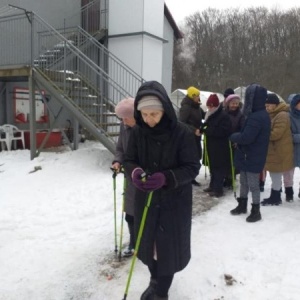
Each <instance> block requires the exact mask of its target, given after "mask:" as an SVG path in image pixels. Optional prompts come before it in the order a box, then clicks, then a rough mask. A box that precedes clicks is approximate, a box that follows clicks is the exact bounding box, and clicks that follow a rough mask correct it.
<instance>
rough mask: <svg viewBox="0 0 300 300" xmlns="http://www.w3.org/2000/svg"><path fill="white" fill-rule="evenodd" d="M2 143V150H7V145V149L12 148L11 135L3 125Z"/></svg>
mask: <svg viewBox="0 0 300 300" xmlns="http://www.w3.org/2000/svg"><path fill="white" fill-rule="evenodd" d="M0 144H1V149H2V150H5V147H6V149H7V150H8V149H10V140H9V135H8V133H7V132H6V131H4V128H3V127H2V126H0Z"/></svg>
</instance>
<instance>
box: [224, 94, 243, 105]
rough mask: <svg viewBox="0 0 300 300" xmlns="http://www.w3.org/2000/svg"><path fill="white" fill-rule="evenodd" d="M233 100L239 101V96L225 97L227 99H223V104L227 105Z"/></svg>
mask: <svg viewBox="0 0 300 300" xmlns="http://www.w3.org/2000/svg"><path fill="white" fill-rule="evenodd" d="M233 99H237V100H239V101H240V100H241V98H240V96H239V95H237V94H231V95H229V96H227V98H226V99H225V104H229V102H230V101H231V100H233Z"/></svg>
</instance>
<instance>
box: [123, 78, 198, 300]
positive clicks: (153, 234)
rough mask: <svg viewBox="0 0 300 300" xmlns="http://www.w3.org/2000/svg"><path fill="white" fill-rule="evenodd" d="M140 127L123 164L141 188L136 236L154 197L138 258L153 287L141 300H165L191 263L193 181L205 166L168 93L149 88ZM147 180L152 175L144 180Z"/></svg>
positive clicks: (141, 97)
mask: <svg viewBox="0 0 300 300" xmlns="http://www.w3.org/2000/svg"><path fill="white" fill-rule="evenodd" d="M134 116H135V119H136V126H135V127H134V128H133V134H132V135H131V137H130V140H129V143H128V148H127V152H126V155H125V160H124V167H125V172H126V174H127V176H130V177H131V178H132V182H133V184H134V185H135V186H136V188H137V189H136V195H135V211H134V219H135V233H136V234H137V232H138V229H139V228H140V223H141V220H142V215H143V212H144V210H145V206H146V204H147V202H148V197H149V195H150V192H153V194H152V201H151V204H150V205H149V208H148V213H147V218H146V221H145V227H144V230H143V234H142V238H141V243H140V247H139V249H136V251H137V255H138V258H139V259H140V260H141V261H142V262H143V263H144V264H146V265H147V266H148V268H149V272H150V284H149V286H148V287H147V289H146V290H145V291H144V292H143V294H142V296H141V298H140V299H141V300H166V299H168V291H169V288H170V286H171V284H172V281H173V277H174V274H175V273H176V272H179V271H181V270H182V269H184V268H185V267H186V265H187V264H188V262H189V260H190V258H191V245H190V243H191V223H192V180H193V179H195V177H196V176H197V174H198V172H199V168H200V162H199V156H198V151H197V146H196V143H195V139H194V135H193V132H191V130H190V129H189V128H188V127H187V126H186V125H185V124H183V123H181V122H178V120H177V118H176V114H175V111H174V108H173V106H172V102H171V100H170V98H169V97H168V94H167V92H166V90H165V89H164V87H163V86H162V85H161V84H160V83H158V82H156V81H149V82H145V83H144V84H142V85H141V87H140V88H139V90H138V92H137V94H136V97H135V103H134ZM143 174H147V176H146V177H143V178H142V175H143Z"/></svg>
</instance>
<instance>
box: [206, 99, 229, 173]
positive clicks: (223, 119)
mask: <svg viewBox="0 0 300 300" xmlns="http://www.w3.org/2000/svg"><path fill="white" fill-rule="evenodd" d="M206 114H207V116H208V114H209V113H208V112H207V113H206ZM204 124H205V126H206V129H205V149H204V155H203V160H202V161H203V163H204V164H205V165H207V162H206V161H205V155H206V151H207V154H208V163H209V167H210V168H213V169H223V170H230V165H231V162H230V152H229V149H230V148H229V140H228V137H229V135H230V130H231V122H230V119H229V116H228V115H227V114H226V113H225V112H224V110H223V106H222V105H219V107H218V108H217V110H216V111H215V112H213V113H212V114H211V115H209V116H208V117H207V119H206V120H205V123H204Z"/></svg>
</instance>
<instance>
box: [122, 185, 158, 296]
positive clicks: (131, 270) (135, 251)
mask: <svg viewBox="0 0 300 300" xmlns="http://www.w3.org/2000/svg"><path fill="white" fill-rule="evenodd" d="M152 195H153V191H152V192H150V193H149V194H148V199H147V203H146V206H145V208H144V211H143V216H142V220H141V224H140V228H139V232H138V236H137V240H136V244H135V250H134V254H133V258H132V261H131V266H130V270H129V274H128V279H127V284H126V288H125V293H124V297H123V299H122V300H126V299H127V295H128V290H129V286H130V282H131V277H132V273H133V269H134V266H135V262H136V258H137V254H138V251H139V248H140V243H141V239H142V235H143V232H144V227H145V222H146V218H147V214H148V209H149V207H150V205H151V201H152Z"/></svg>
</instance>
